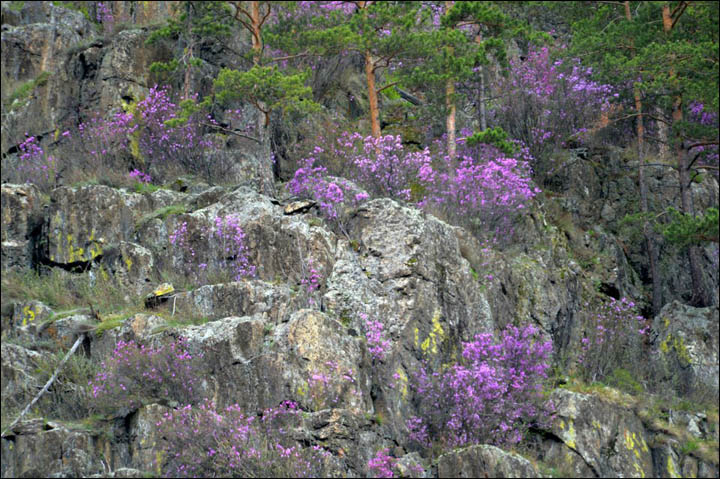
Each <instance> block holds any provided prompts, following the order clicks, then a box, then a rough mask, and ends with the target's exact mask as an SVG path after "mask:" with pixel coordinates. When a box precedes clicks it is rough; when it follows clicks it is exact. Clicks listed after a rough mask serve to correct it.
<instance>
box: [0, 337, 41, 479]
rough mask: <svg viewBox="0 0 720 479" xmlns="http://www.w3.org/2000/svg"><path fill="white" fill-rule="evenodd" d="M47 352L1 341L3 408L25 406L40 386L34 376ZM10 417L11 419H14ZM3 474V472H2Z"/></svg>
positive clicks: (15, 409) (15, 408) (16, 408)
mask: <svg viewBox="0 0 720 479" xmlns="http://www.w3.org/2000/svg"><path fill="white" fill-rule="evenodd" d="M46 356H47V353H39V352H37V351H32V350H30V349H27V348H25V347H23V346H19V345H17V344H11V343H8V342H7V341H5V340H3V342H2V400H3V408H8V409H10V410H14V411H17V412H18V413H19V411H20V409H21V408H23V407H25V405H26V404H27V403H28V402H30V401H31V400H32V398H33V397H34V395H35V394H37V391H38V388H41V387H42V384H40V380H39V379H38V378H37V377H36V373H35V371H36V369H37V364H38V362H39V361H40V360H41V359H43V358H44V357H46ZM14 419H15V418H12V419H11V420H14ZM3 476H4V474H3Z"/></svg>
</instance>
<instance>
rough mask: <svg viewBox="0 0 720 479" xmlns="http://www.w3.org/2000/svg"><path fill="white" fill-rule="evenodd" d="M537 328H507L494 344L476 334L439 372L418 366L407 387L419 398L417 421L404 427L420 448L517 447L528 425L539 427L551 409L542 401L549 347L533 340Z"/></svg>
mask: <svg viewBox="0 0 720 479" xmlns="http://www.w3.org/2000/svg"><path fill="white" fill-rule="evenodd" d="M537 332H538V330H537V328H535V327H534V326H532V325H528V326H526V327H524V328H521V329H519V328H516V327H514V326H508V327H507V328H506V329H505V330H504V331H503V332H502V334H501V336H500V338H499V340H497V341H496V340H495V339H494V337H493V335H492V334H477V335H475V338H474V340H473V341H471V342H467V343H463V352H462V358H461V359H460V361H458V362H457V363H456V364H454V365H452V366H449V367H447V368H445V369H443V370H442V371H439V372H431V371H429V370H428V369H427V368H426V367H421V368H420V370H419V371H417V372H416V374H415V377H414V381H413V382H411V386H412V387H413V389H414V391H415V392H416V393H417V397H418V398H421V399H420V400H419V403H418V410H419V413H420V416H419V417H415V418H411V420H410V421H408V424H406V426H407V427H408V429H409V433H410V437H411V438H412V439H415V440H416V441H417V442H418V443H419V444H420V445H421V446H427V445H428V444H429V443H430V441H440V442H441V443H444V444H445V445H448V446H451V447H457V446H463V445H466V444H476V443H488V444H495V445H509V444H516V443H518V442H519V441H520V440H521V439H522V438H523V436H524V434H525V432H526V431H527V430H528V428H530V427H531V426H534V425H537V424H539V423H544V422H545V421H547V420H548V419H549V416H550V415H551V414H550V412H551V409H552V406H551V405H549V404H547V403H546V402H545V400H544V399H543V394H542V383H543V380H544V379H545V378H547V370H548V368H549V364H548V356H549V354H550V352H551V349H552V343H550V342H540V341H538V340H536V339H534V337H535V335H536V334H537Z"/></svg>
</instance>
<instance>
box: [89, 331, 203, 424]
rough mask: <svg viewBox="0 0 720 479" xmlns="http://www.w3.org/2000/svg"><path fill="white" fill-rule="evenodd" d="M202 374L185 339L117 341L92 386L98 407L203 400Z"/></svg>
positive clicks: (187, 402)
mask: <svg viewBox="0 0 720 479" xmlns="http://www.w3.org/2000/svg"><path fill="white" fill-rule="evenodd" d="M199 377H202V373H201V371H200V370H199V367H198V364H197V360H196V359H194V358H193V357H192V356H191V355H190V353H188V351H187V350H186V348H185V344H184V341H183V339H179V340H177V341H175V342H172V343H170V344H169V345H162V346H158V347H148V346H145V345H141V344H137V343H135V342H134V341H129V342H125V341H118V343H117V345H116V346H115V349H114V351H113V354H112V356H111V357H110V358H109V359H108V360H107V361H103V362H102V364H101V370H100V372H98V373H97V375H96V376H95V379H94V380H92V381H90V382H89V386H90V387H91V389H92V397H93V398H94V399H95V400H96V401H97V404H98V408H99V409H111V410H112V409H116V408H118V407H130V408H131V409H134V408H137V407H139V406H140V405H141V404H143V402H145V401H158V400H165V401H176V402H178V403H180V404H192V403H197V402H198V401H200V400H201V391H200V389H201V386H200V382H199V380H198V378H199Z"/></svg>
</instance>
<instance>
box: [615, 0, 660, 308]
mask: <svg viewBox="0 0 720 479" xmlns="http://www.w3.org/2000/svg"><path fill="white" fill-rule="evenodd" d="M624 6H625V18H626V20H627V21H629V22H631V21H632V14H631V12H630V2H629V1H626V2H625V3H624ZM633 97H634V99H635V112H636V113H637V118H636V123H635V131H636V133H637V142H638V183H639V187H640V211H641V212H642V213H643V238H644V240H645V251H646V252H647V256H648V267H649V270H650V280H651V281H652V310H653V314H657V313H658V312H660V309H661V308H662V281H661V277H660V271H659V269H658V266H657V261H658V252H657V244H656V243H655V239H654V238H653V236H652V232H651V229H650V223H649V221H648V219H647V213H648V211H649V210H650V205H649V201H648V188H647V180H646V179H645V163H646V158H645V123H644V118H643V104H642V97H641V95H640V90H639V89H638V88H637V86H635V85H633Z"/></svg>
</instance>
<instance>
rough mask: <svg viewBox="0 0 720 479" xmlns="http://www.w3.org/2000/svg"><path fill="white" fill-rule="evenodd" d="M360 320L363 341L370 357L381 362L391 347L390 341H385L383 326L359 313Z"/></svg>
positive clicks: (380, 322) (379, 322)
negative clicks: (362, 325) (365, 342)
mask: <svg viewBox="0 0 720 479" xmlns="http://www.w3.org/2000/svg"><path fill="white" fill-rule="evenodd" d="M360 319H362V320H363V322H364V326H365V339H366V340H367V347H368V351H369V352H370V355H371V356H372V358H373V360H374V361H383V360H384V359H385V355H386V354H387V352H388V351H389V350H390V347H391V345H392V343H391V342H390V340H388V339H386V336H385V331H383V329H384V328H385V325H384V324H383V323H382V321H373V320H371V319H368V315H367V314H365V313H360Z"/></svg>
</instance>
